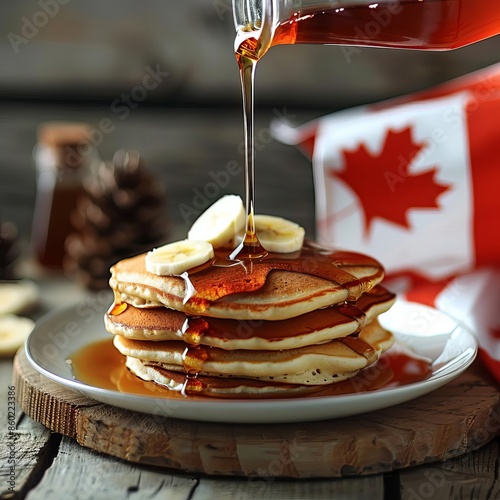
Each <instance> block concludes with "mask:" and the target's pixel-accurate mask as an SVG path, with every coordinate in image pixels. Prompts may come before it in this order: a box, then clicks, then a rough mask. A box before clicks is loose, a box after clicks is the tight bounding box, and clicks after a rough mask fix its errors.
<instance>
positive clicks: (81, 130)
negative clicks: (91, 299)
mask: <svg viewBox="0 0 500 500" xmlns="http://www.w3.org/2000/svg"><path fill="white" fill-rule="evenodd" d="M91 130H92V129H91V127H90V126H89V125H86V124H83V123H73V122H47V123H44V124H42V125H40V127H39V128H38V131H37V136H38V142H37V145H36V147H35V150H34V159H35V166H36V171H37V181H36V199H35V209H34V214H33V228H32V232H31V245H32V250H33V253H34V258H35V259H36V261H37V262H38V263H39V264H40V265H41V266H43V267H44V268H47V269H62V263H63V259H64V254H65V250H64V246H65V240H66V237H67V236H68V234H69V233H70V232H71V231H72V230H73V226H72V223H71V214H72V212H73V211H74V209H75V207H76V203H77V201H78V198H79V197H80V195H81V194H82V192H83V187H82V179H83V176H84V175H85V174H86V173H89V172H90V170H91V165H92V163H93V162H94V161H96V160H97V153H96V150H95V148H94V146H93V144H92V142H91V140H90V137H91Z"/></svg>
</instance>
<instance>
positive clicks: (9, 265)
mask: <svg viewBox="0 0 500 500" xmlns="http://www.w3.org/2000/svg"><path fill="white" fill-rule="evenodd" d="M19 255H20V251H19V245H18V243H17V228H16V226H15V225H14V224H13V223H12V222H0V280H10V279H12V278H14V270H13V267H14V262H15V260H16V259H17V258H18V257H19Z"/></svg>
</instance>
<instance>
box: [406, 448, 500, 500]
mask: <svg viewBox="0 0 500 500" xmlns="http://www.w3.org/2000/svg"><path fill="white" fill-rule="evenodd" d="M499 451H500V450H499V444H498V439H497V440H494V441H492V442H491V443H490V444H489V445H488V446H485V447H483V448H481V449H480V450H477V451H474V452H472V453H469V454H467V455H464V456H463V457H458V458H454V459H451V460H447V461H446V462H444V463H437V464H433V465H431V466H429V467H426V468H425V469H422V468H414V469H409V470H405V471H402V472H401V474H400V483H401V499H402V500H421V499H427V500H442V499H443V498H457V499H458V498H471V499H479V498H481V499H490V498H491V499H493V498H500V484H499V482H498V457H499Z"/></svg>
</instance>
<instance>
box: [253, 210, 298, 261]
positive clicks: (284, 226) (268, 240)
mask: <svg viewBox="0 0 500 500" xmlns="http://www.w3.org/2000/svg"><path fill="white" fill-rule="evenodd" d="M255 231H256V232H257V237H258V238H259V241H260V244H261V245H262V246H263V247H264V248H265V249H266V250H267V251H268V252H277V253H289V252H296V251H297V250H300V249H301V248H302V245H303V243H304V235H305V231H304V228H303V227H301V226H299V225H298V224H296V223H295V222H292V221H289V220H287V219H283V218H282V217H275V216H274V215H256V216H255Z"/></svg>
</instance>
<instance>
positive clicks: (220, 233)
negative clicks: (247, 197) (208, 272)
mask: <svg viewBox="0 0 500 500" xmlns="http://www.w3.org/2000/svg"><path fill="white" fill-rule="evenodd" d="M245 221H246V214H245V207H244V206H243V200H242V199H241V197H239V196H236V195H233V194H230V195H226V196H223V197H222V198H220V199H219V200H217V201H216V202H215V203H214V204H213V205H212V206H210V207H209V208H208V209H207V210H205V212H203V213H202V214H201V215H200V216H199V217H198V219H196V220H195V222H194V224H193V225H192V226H191V229H190V230H189V232H188V239H189V240H198V241H208V242H209V243H211V244H212V246H213V247H214V248H222V247H225V248H236V246H237V245H238V243H239V241H238V237H241V236H242V235H243V233H244V231H245Z"/></svg>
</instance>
